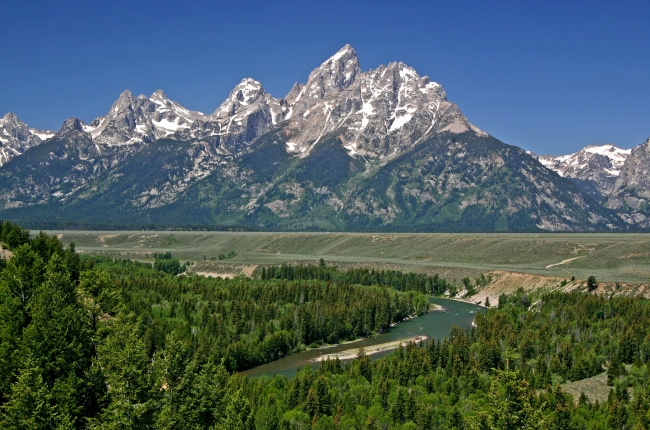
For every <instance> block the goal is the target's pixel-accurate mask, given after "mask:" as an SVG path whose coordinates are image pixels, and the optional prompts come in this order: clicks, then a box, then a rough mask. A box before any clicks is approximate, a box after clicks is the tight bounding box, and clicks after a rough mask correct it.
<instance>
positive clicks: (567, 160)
mask: <svg viewBox="0 0 650 430" xmlns="http://www.w3.org/2000/svg"><path fill="white" fill-rule="evenodd" d="M630 152H631V150H630V149H623V148H619V147H617V146H614V145H612V144H611V143H606V144H604V145H588V146H586V147H584V148H582V149H581V150H580V151H578V152H575V153H573V154H568V155H560V156H553V155H542V156H539V157H537V158H538V160H539V162H540V163H542V164H543V165H544V166H545V167H547V168H549V169H551V170H554V171H555V172H557V173H558V174H559V175H560V176H563V177H566V178H570V179H573V180H575V181H576V182H577V183H578V184H579V185H581V186H582V187H583V188H585V190H586V191H587V192H589V193H590V194H591V195H592V196H593V197H596V198H602V196H607V195H609V194H610V193H611V191H612V187H613V185H614V182H615V181H616V178H617V177H618V176H619V174H620V171H621V167H623V163H625V160H626V159H627V157H628V156H629V155H630Z"/></svg>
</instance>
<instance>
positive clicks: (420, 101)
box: [285, 45, 486, 161]
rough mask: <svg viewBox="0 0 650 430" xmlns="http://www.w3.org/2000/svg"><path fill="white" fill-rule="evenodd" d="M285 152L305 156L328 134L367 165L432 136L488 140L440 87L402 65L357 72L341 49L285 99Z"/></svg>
mask: <svg viewBox="0 0 650 430" xmlns="http://www.w3.org/2000/svg"><path fill="white" fill-rule="evenodd" d="M285 106H286V109H287V110H286V112H287V113H286V115H285V118H287V119H290V121H291V123H290V125H289V127H288V128H287V132H286V134H287V149H288V151H289V152H293V153H296V154H300V155H301V156H306V155H308V154H309V152H310V151H311V148H313V147H314V146H315V145H316V144H317V143H318V142H319V141H320V140H321V139H322V137H323V136H325V135H327V134H328V133H332V132H335V131H340V134H339V137H340V138H341V140H342V141H343V144H344V147H345V148H346V150H347V151H348V153H349V154H350V155H351V156H353V157H362V158H363V159H364V160H365V161H371V160H373V159H383V158H385V157H390V156H394V155H396V154H399V153H400V152H402V151H403V150H405V149H407V148H409V147H412V146H413V145H416V144H417V143H419V142H420V141H422V140H423V139H424V138H426V137H428V136H431V135H432V133H435V132H439V131H448V132H452V133H463V132H467V131H473V132H475V133H477V134H481V135H486V134H485V133H483V132H482V131H481V130H479V129H478V128H476V127H475V126H473V125H472V124H470V123H469V121H467V119H466V118H465V117H464V116H463V114H462V113H461V112H460V111H459V110H458V107H457V106H456V105H455V104H453V103H450V102H449V101H448V100H447V98H446V93H445V91H444V89H443V88H442V86H441V85H439V84H438V83H436V82H431V81H430V79H429V78H428V77H427V76H424V77H420V76H419V75H418V73H417V72H416V71H415V70H414V69H413V68H412V67H409V66H407V65H406V64H404V63H398V62H395V63H390V64H388V65H387V66H384V65H382V66H379V67H378V68H377V69H375V70H369V71H368V72H361V70H360V68H359V61H358V59H357V56H356V52H355V51H354V49H353V48H352V47H351V46H350V45H346V46H344V47H343V48H342V49H341V50H339V51H338V52H337V53H336V54H334V55H333V56H332V57H330V58H329V59H328V60H327V61H326V62H324V63H323V64H322V65H321V66H319V67H318V68H316V69H315V70H314V71H313V72H312V73H311V74H310V75H309V80H308V81H307V84H305V85H304V86H303V85H300V84H295V85H294V87H293V88H292V89H291V91H290V92H289V94H288V95H287V97H286V98H285Z"/></svg>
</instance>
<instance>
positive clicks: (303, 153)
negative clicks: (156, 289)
mask: <svg viewBox="0 0 650 430" xmlns="http://www.w3.org/2000/svg"><path fill="white" fill-rule="evenodd" d="M0 143H1V145H2V146H0V163H2V166H1V167H0V217H2V218H8V219H15V220H17V221H20V222H23V223H26V224H28V225H39V226H70V225H95V226H99V225H104V226H114V227H120V226H131V227H137V226H142V227H146V226H156V227H161V226H169V227H180V226H189V225H191V226H194V227H199V228H212V227H215V226H218V227H224V228H225V227H242V228H252V229H271V230H327V231H347V230H358V231H363V230H373V231H539V230H542V231H604V230H629V229H637V228H646V227H648V216H649V215H650V213H648V212H647V210H646V208H647V201H648V199H650V183H649V181H647V180H646V178H647V174H646V170H645V169H647V166H650V160H648V159H647V158H648V157H649V156H650V154H649V152H648V147H649V146H650V141H648V142H645V143H644V144H642V145H641V146H639V147H638V148H635V149H634V150H632V151H627V150H622V149H619V148H616V147H614V146H613V145H605V146H599V147H595V146H589V147H587V148H585V149H583V150H582V151H580V152H578V153H576V154H572V155H570V156H564V157H551V156H536V155H534V154H529V153H527V152H526V151H524V150H522V149H520V148H517V147H515V146H511V145H507V144H505V143H503V142H501V141H499V140H498V139H496V138H494V137H492V136H490V135H489V134H488V133H486V132H484V131H482V130H480V129H479V128H477V127H476V126H474V125H473V124H471V123H470V122H469V120H468V119H467V118H466V117H465V116H464V115H463V114H462V112H461V111H460V109H459V108H458V106H457V105H456V104H454V103H453V102H450V101H449V100H448V99H447V97H446V93H445V90H444V89H443V87H442V86H441V85H440V84H438V83H436V82H433V81H431V80H430V79H429V78H428V77H427V76H420V75H418V73H417V72H416V71H415V70H414V69H413V68H411V67H409V66H407V65H405V64H403V63H390V64H388V65H386V66H384V65H381V66H379V67H378V68H376V69H371V70H368V71H365V72H364V71H362V70H361V67H360V64H359V59H358V57H357V54H356V52H355V50H354V49H353V48H352V47H351V46H349V45H346V46H344V47H343V48H342V49H341V50H339V51H338V52H337V53H336V54H334V55H333V56H332V57H330V58H329V59H327V60H326V61H325V62H324V63H322V64H321V65H320V66H319V67H317V68H315V69H314V70H313V71H312V72H311V73H310V74H309V76H308V78H307V80H306V83H304V84H301V83H296V84H295V85H294V86H293V88H292V89H291V90H290V91H289V93H288V94H287V95H286V96H285V97H283V98H275V97H273V96H271V95H270V94H268V93H267V92H266V91H265V90H264V88H263V86H262V84H261V83H260V82H258V81H255V80H254V79H251V78H247V79H244V80H242V81H241V82H240V83H239V84H238V85H236V86H235V88H234V89H233V90H232V91H231V93H230V94H229V96H228V98H227V99H226V100H225V101H224V102H223V103H221V105H220V106H218V107H217V108H216V110H215V111H214V112H213V113H212V114H204V113H201V112H198V111H192V110H189V109H186V108H184V107H183V106H181V105H179V104H178V103H176V102H174V101H172V100H170V99H168V98H167V96H166V95H165V93H164V92H163V91H161V90H158V91H156V92H155V93H153V94H152V95H151V96H150V97H147V96H145V95H140V96H137V97H135V96H134V95H133V94H132V93H131V92H130V91H124V92H123V93H122V94H120V96H119V98H118V99H117V101H116V102H115V103H114V104H113V106H112V107H111V108H110V109H109V111H108V112H107V114H106V115H104V116H101V117H99V118H97V119H95V120H93V121H92V122H91V123H90V124H86V123H84V122H83V121H81V120H79V119H76V118H71V119H68V120H66V121H65V122H64V123H63V125H62V127H61V128H60V129H59V130H58V131H56V132H54V131H44V130H37V129H33V128H29V127H28V126H27V125H26V124H24V123H23V122H21V121H20V120H19V119H18V118H17V117H16V116H15V115H14V114H11V113H9V114H7V115H6V116H5V117H4V118H2V119H1V120H0Z"/></svg>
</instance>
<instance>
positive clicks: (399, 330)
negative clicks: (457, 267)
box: [242, 298, 485, 377]
mask: <svg viewBox="0 0 650 430" xmlns="http://www.w3.org/2000/svg"><path fill="white" fill-rule="evenodd" d="M429 300H430V301H431V303H435V304H437V305H440V306H442V307H443V308H444V310H442V311H431V312H429V313H428V314H426V315H422V316H421V317H417V318H413V319H410V320H408V321H404V322H402V323H400V324H397V325H396V326H394V327H392V328H391V329H390V330H388V331H386V332H384V333H381V334H378V335H377V336H372V337H369V338H366V339H362V340H359V341H356V342H350V343H345V344H342V345H334V346H330V347H326V348H319V349H312V350H310V351H304V352H299V353H297V354H292V355H289V356H287V357H284V358H281V359H279V360H275V361H272V362H270V363H266V364H263V365H261V366H257V367H254V368H252V369H249V370H246V371H244V372H242V374H244V375H248V376H251V377H257V376H264V375H267V376H273V375H276V374H279V375H284V376H288V377H291V376H294V375H295V374H296V373H297V370H298V369H299V368H302V367H305V366H307V365H309V366H312V367H313V368H316V367H318V366H320V363H318V362H314V361H313V360H314V359H316V358H318V357H320V356H321V355H325V354H333V353H340V352H342V351H346V350H349V349H352V348H361V347H365V348H367V347H370V346H373V345H378V344H382V343H387V342H393V341H398V340H401V339H407V338H413V337H414V336H426V337H427V338H428V339H429V340H430V339H442V338H444V337H445V336H447V335H448V334H449V330H450V329H451V328H452V327H453V326H455V325H457V326H460V327H463V328H466V327H470V326H471V325H472V322H473V321H474V317H475V316H476V313H477V312H484V311H485V308H482V307H480V306H476V305H472V304H470V303H465V302H460V301H457V300H449V299H441V298H431V299H429ZM391 352H392V350H391V351H382V352H378V353H376V354H372V355H370V358H372V359H373V360H374V359H377V358H379V357H383V356H385V355H387V354H390V353H391Z"/></svg>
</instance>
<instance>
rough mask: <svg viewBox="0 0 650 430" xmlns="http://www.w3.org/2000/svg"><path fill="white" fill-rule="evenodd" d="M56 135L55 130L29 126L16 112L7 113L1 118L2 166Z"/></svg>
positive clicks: (0, 160) (0, 147)
mask: <svg viewBox="0 0 650 430" xmlns="http://www.w3.org/2000/svg"><path fill="white" fill-rule="evenodd" d="M54 135H55V133H54V132H53V131H49V130H39V129H36V128H29V127H28V126H27V124H25V123H24V122H22V121H21V120H20V119H18V117H17V116H16V114H14V113H12V112H9V113H7V114H6V115H5V116H4V117H2V118H1V119H0V166H2V165H3V164H4V163H6V162H7V161H9V160H11V159H12V158H13V157H15V156H17V155H20V154H22V153H23V152H25V151H26V150H28V149H29V148H31V147H32V146H36V145H38V144H40V143H42V142H44V141H46V140H47V139H49V138H51V137H53V136H54Z"/></svg>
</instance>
